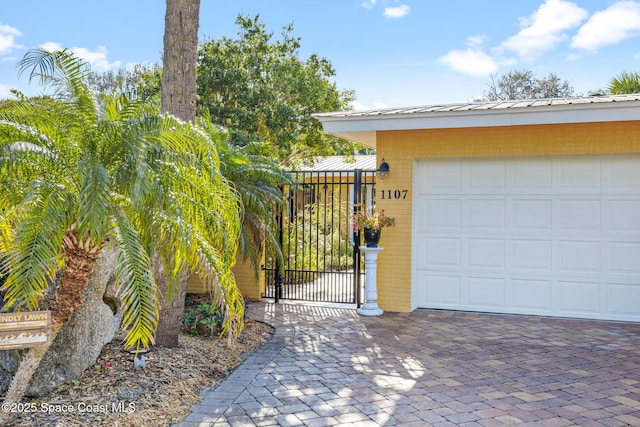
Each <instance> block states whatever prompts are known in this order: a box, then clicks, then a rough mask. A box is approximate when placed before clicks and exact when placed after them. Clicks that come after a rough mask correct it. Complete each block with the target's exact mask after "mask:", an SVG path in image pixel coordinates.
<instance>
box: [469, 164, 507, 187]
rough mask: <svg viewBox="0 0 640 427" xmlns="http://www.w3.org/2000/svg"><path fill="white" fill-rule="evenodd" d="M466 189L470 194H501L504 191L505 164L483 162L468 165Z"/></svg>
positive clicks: (505, 183)
mask: <svg viewBox="0 0 640 427" xmlns="http://www.w3.org/2000/svg"><path fill="white" fill-rule="evenodd" d="M468 170H469V174H468V179H469V181H468V188H469V192H470V193H472V194H502V193H504V192H505V190H506V185H507V182H506V179H505V177H506V162H505V161H504V160H484V161H480V162H475V163H473V164H470V165H469V168H468Z"/></svg>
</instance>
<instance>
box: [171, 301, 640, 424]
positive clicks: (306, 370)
mask: <svg viewBox="0 0 640 427" xmlns="http://www.w3.org/2000/svg"><path fill="white" fill-rule="evenodd" d="M250 316H251V317H252V318H254V319H257V320H261V321H265V322H267V323H270V324H272V325H273V326H275V328H276V334H275V336H274V338H273V339H272V340H270V341H269V342H268V343H266V344H265V345H264V346H263V347H261V348H260V349H259V350H257V351H256V352H255V353H253V355H252V356H250V357H249V358H248V359H247V361H246V362H245V363H244V364H242V365H241V366H240V367H239V368H238V369H237V370H236V371H235V372H234V373H233V374H232V375H231V376H229V378H228V379H227V380H226V381H225V382H224V383H223V384H221V385H220V386H219V387H218V388H217V389H215V390H211V391H207V392H205V394H204V396H203V400H202V402H201V404H199V405H197V406H195V407H194V408H193V412H192V414H190V415H189V416H188V417H187V418H186V419H185V420H184V422H182V423H180V424H178V425H177V426H179V427H195V426H254V425H255V426H277V425H280V426H323V427H324V426H331V425H348V426H504V425H525V426H548V427H555V426H568V425H580V426H640V324H637V323H636V324H625V323H616V322H597V321H582V320H563V319H549V318H539V317H529V316H509V315H488V314H474V313H462V312H448V311H436V310H417V311H415V312H413V313H411V314H398V313H385V314H384V315H383V316H380V317H373V318H366V317H360V316H358V315H357V314H356V312H355V310H352V309H341V308H332V307H320V306H312V305H300V304H296V305H294V304H288V303H283V304H278V305H275V304H271V303H254V304H252V305H251V308H250Z"/></svg>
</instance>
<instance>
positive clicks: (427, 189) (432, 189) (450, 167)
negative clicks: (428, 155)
mask: <svg viewBox="0 0 640 427" xmlns="http://www.w3.org/2000/svg"><path fill="white" fill-rule="evenodd" d="M419 164H420V163H419ZM416 182H418V183H420V186H419V189H418V191H416V194H418V195H420V194H427V195H431V194H442V193H444V194H450V193H454V194H455V193H460V191H461V189H462V164H461V163H460V162H451V161H449V162H437V161H436V162H429V167H428V168H424V167H418V168H416Z"/></svg>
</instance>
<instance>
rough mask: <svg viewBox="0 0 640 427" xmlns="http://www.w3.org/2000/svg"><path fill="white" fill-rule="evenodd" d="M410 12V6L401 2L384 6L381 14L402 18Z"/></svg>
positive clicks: (387, 16)
mask: <svg viewBox="0 0 640 427" xmlns="http://www.w3.org/2000/svg"><path fill="white" fill-rule="evenodd" d="M409 12H411V8H410V7H409V6H407V5H406V4H402V5H400V6H396V7H385V9H384V12H382V16H384V17H386V18H392V19H397V18H404V17H405V16H407V15H408V14H409Z"/></svg>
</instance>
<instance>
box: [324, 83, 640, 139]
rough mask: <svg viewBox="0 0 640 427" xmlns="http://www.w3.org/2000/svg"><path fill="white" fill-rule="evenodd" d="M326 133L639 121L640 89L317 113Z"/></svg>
mask: <svg viewBox="0 0 640 427" xmlns="http://www.w3.org/2000/svg"><path fill="white" fill-rule="evenodd" d="M313 117H314V118H316V119H317V120H319V121H320V122H321V123H322V126H323V129H324V131H325V132H327V133H330V134H332V135H336V136H339V137H341V138H345V139H348V140H351V141H354V142H357V143H360V144H363V145H367V146H369V147H375V145H376V144H375V141H376V132H377V131H393V130H416V129H446V128H469V127H497V126H521V125H542V124H561V123H591V122H616V121H631V120H640V94H636V95H608V96H590V97H580V98H553V99H538V100H528V101H495V102H473V103H464V104H446V105H432V106H424V107H404V108H385V109H377V110H364V111H343V112H335V113H318V114H313Z"/></svg>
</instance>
